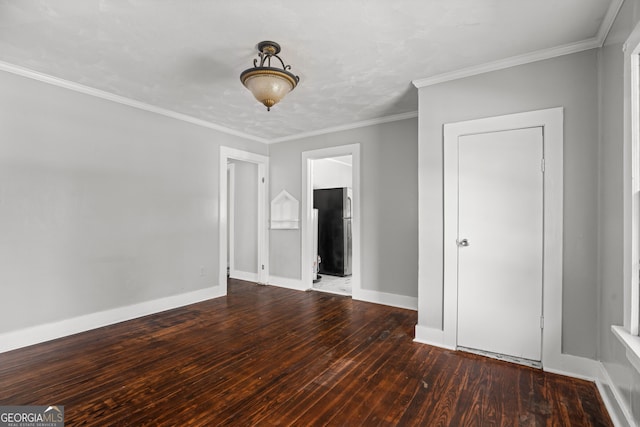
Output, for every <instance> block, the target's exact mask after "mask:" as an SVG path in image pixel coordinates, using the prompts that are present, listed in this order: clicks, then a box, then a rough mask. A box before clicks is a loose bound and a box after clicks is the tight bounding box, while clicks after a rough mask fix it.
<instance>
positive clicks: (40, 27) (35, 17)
mask: <svg viewBox="0 0 640 427" xmlns="http://www.w3.org/2000/svg"><path fill="white" fill-rule="evenodd" d="M619 4H620V0H516V1H514V0H446V1H445V0H395V1H391V0H386V1H385V0H324V1H317V0H316V1H302V0H271V1H264V0H234V1H222V0H219V1H213V0H0V61H2V62H4V64H2V66H3V67H0V68H4V69H5V70H9V71H11V70H12V67H11V66H12V65H15V66H17V67H14V68H13V71H14V72H15V70H16V69H20V70H24V69H26V70H33V71H35V72H37V73H42V74H45V75H48V76H53V77H55V78H57V79H63V80H66V81H70V82H73V83H77V84H79V85H83V86H86V87H89V88H95V89H99V90H101V91H105V92H108V93H111V94H115V95H118V96H121V97H125V98H128V99H131V100H134V101H137V102H139V103H144V104H148V105H150V106H153V107H155V108H157V109H163V110H167V111H168V112H175V113H179V114H181V115H186V116H189V117H192V118H194V119H197V120H201V121H204V122H208V123H211V124H213V125H214V126H221V127H224V128H227V129H230V130H232V131H234V132H236V133H241V134H245V135H251V136H253V137H257V138H258V139H263V140H271V141H272V140H279V139H282V138H286V137H290V136H292V135H299V134H304V133H309V132H316V131H321V130H323V129H330V128H338V127H343V126H348V125H350V124H353V123H357V122H363V121H371V120H375V119H379V118H384V117H389V116H397V115H400V117H404V116H406V115H410V113H412V112H415V111H416V110H417V89H416V88H415V87H414V86H413V85H412V84H411V82H412V80H415V79H423V78H427V77H431V76H437V75H440V74H443V73H448V72H452V71H455V70H460V69H464V68H467V67H473V66H477V65H479V64H486V63H489V62H493V61H499V60H502V59H505V58H510V57H514V56H517V55H523V54H528V53H531V52H537V51H544V50H547V49H552V48H555V47H558V46H564V45H577V46H582V47H583V48H586V47H589V46H592V47H593V42H594V41H595V42H596V44H597V43H601V41H602V37H603V35H604V34H605V33H606V31H607V30H608V25H610V22H611V18H612V16H611V15H615V12H617V10H618V9H617V8H618V7H619ZM607 12H609V13H607ZM605 17H606V19H605ZM261 40H273V41H276V42H278V43H280V44H281V46H282V52H281V57H282V58H283V60H284V61H285V63H287V64H290V65H291V67H292V70H291V71H292V72H293V73H294V74H297V75H299V76H300V84H299V85H298V87H297V88H296V89H295V90H294V91H293V92H291V93H290V94H289V95H288V96H287V97H286V98H285V99H284V100H283V101H282V102H281V103H280V104H278V105H276V106H275V107H274V108H272V110H271V111H270V112H267V111H266V108H264V106H262V105H261V104H259V103H258V102H257V101H255V100H254V99H253V97H252V95H251V94H250V93H249V92H248V91H247V90H246V89H245V88H244V87H243V86H242V84H241V83H240V80H239V75H240V73H241V72H242V71H243V70H244V69H245V68H249V67H251V66H252V64H253V59H254V58H255V57H256V56H257V51H256V45H257V43H258V42H260V41H261ZM581 43H582V44H581ZM585 43H586V44H585ZM589 43H591V44H589ZM574 50H575V49H574ZM27 74H28V73H27Z"/></svg>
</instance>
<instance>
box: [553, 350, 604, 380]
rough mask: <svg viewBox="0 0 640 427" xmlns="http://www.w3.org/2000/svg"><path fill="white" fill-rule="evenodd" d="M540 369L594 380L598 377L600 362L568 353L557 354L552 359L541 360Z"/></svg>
mask: <svg viewBox="0 0 640 427" xmlns="http://www.w3.org/2000/svg"><path fill="white" fill-rule="evenodd" d="M542 369H544V370H545V371H546V372H551V373H553V374H560V375H565V376H567V377H573V378H579V379H582V380H587V381H596V380H598V379H599V378H600V362H598V361H597V360H593V359H587V358H586V357H579V356H572V355H570V354H559V355H555V356H554V357H553V358H552V360H543V361H542Z"/></svg>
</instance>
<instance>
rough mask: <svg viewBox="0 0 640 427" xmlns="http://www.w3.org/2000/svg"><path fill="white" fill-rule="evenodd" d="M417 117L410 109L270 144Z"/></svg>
mask: <svg viewBox="0 0 640 427" xmlns="http://www.w3.org/2000/svg"><path fill="white" fill-rule="evenodd" d="M416 117H418V112H417V111H409V112H408V113H401V114H394V115H392V116H385V117H378V118H377V119H371V120H363V121H361V122H354V123H349V124H346V125H340V126H333V127H329V128H324V129H318V130H314V131H311V132H302V133H298V134H295V135H289V136H283V137H281V138H273V139H271V140H269V144H276V143H278V142H285V141H293V140H296V139H302V138H309V137H311V136H318V135H325V134H328V133H334V132H340V131H345V130H351V129H357V128H363V127H367V126H372V125H379V124H381V123H389V122H397V121H399V120H407V119H413V118H416Z"/></svg>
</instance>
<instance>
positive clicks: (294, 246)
mask: <svg viewBox="0 0 640 427" xmlns="http://www.w3.org/2000/svg"><path fill="white" fill-rule="evenodd" d="M417 125H418V123H417V119H409V120H402V121H397V122H393V123H385V124H379V125H374V126H368V127H364V128H358V129H353V130H349V131H343V132H336V133H332V134H328V135H320V136H315V137H309V138H304V139H299V140H295V141H288V142H282V143H278V144H272V145H271V146H270V151H269V154H270V169H271V198H273V197H274V196H275V195H277V194H278V193H279V192H280V191H282V190H283V189H285V190H287V191H288V192H289V193H291V195H293V196H294V197H295V198H297V199H298V200H301V197H302V189H301V180H302V152H304V151H309V150H315V149H320V148H326V147H332V146H339V145H346V144H354V143H360V157H361V159H360V161H361V177H360V180H361V181H360V182H361V222H362V224H361V226H362V228H361V234H362V242H361V247H362V281H361V283H362V288H363V289H370V290H375V291H381V292H387V293H391V294H398V295H405V296H410V297H416V296H417V295H418V287H417V283H418V253H417V252H418V181H417V176H418V133H417V132H418V129H417ZM269 239H270V255H271V264H270V274H271V275H274V276H280V277H286V278H292V279H300V278H301V274H300V256H301V255H300V253H301V234H300V230H272V231H271V233H270V237H269Z"/></svg>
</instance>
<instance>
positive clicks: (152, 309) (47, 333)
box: [0, 286, 224, 353]
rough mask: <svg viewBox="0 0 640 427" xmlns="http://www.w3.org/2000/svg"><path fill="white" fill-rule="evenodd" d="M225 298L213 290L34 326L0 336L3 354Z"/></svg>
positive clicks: (219, 291) (0, 351)
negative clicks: (166, 311)
mask: <svg viewBox="0 0 640 427" xmlns="http://www.w3.org/2000/svg"><path fill="white" fill-rule="evenodd" d="M223 295H224V290H223V289H222V288H221V287H220V286H213V287H210V288H206V289H200V290H197V291H193V292H188V293H185V294H180V295H173V296H170V297H165V298H159V299H156V300H152V301H145V302H142V303H139V304H133V305H128V306H125V307H118V308H114V309H111V310H105V311H100V312H97V313H91V314H86V315H83V316H78V317H74V318H71V319H65V320H60V321H57V322H52V323H46V324H43V325H38V326H32V327H30V328H25V329H20V330H17V331H12V332H6V333H3V334H0V353H3V352H6V351H10V350H15V349H18V348H22V347H27V346H30V345H34V344H39V343H42V342H45V341H50V340H54V339H57V338H62V337H66V336H69V335H73V334H77V333H80V332H85V331H89V330H91V329H96V328H101V327H103V326H108V325H113V324H114V323H120V322H124V321H126V320H131V319H135V318H137V317H142V316H147V315H149V314H154V313H159V312H161V311H165V310H170V309H172V308H177V307H182V306H185V305H189V304H194V303H196V302H200V301H205V300H208V299H212V298H218V297H221V296H223Z"/></svg>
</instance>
